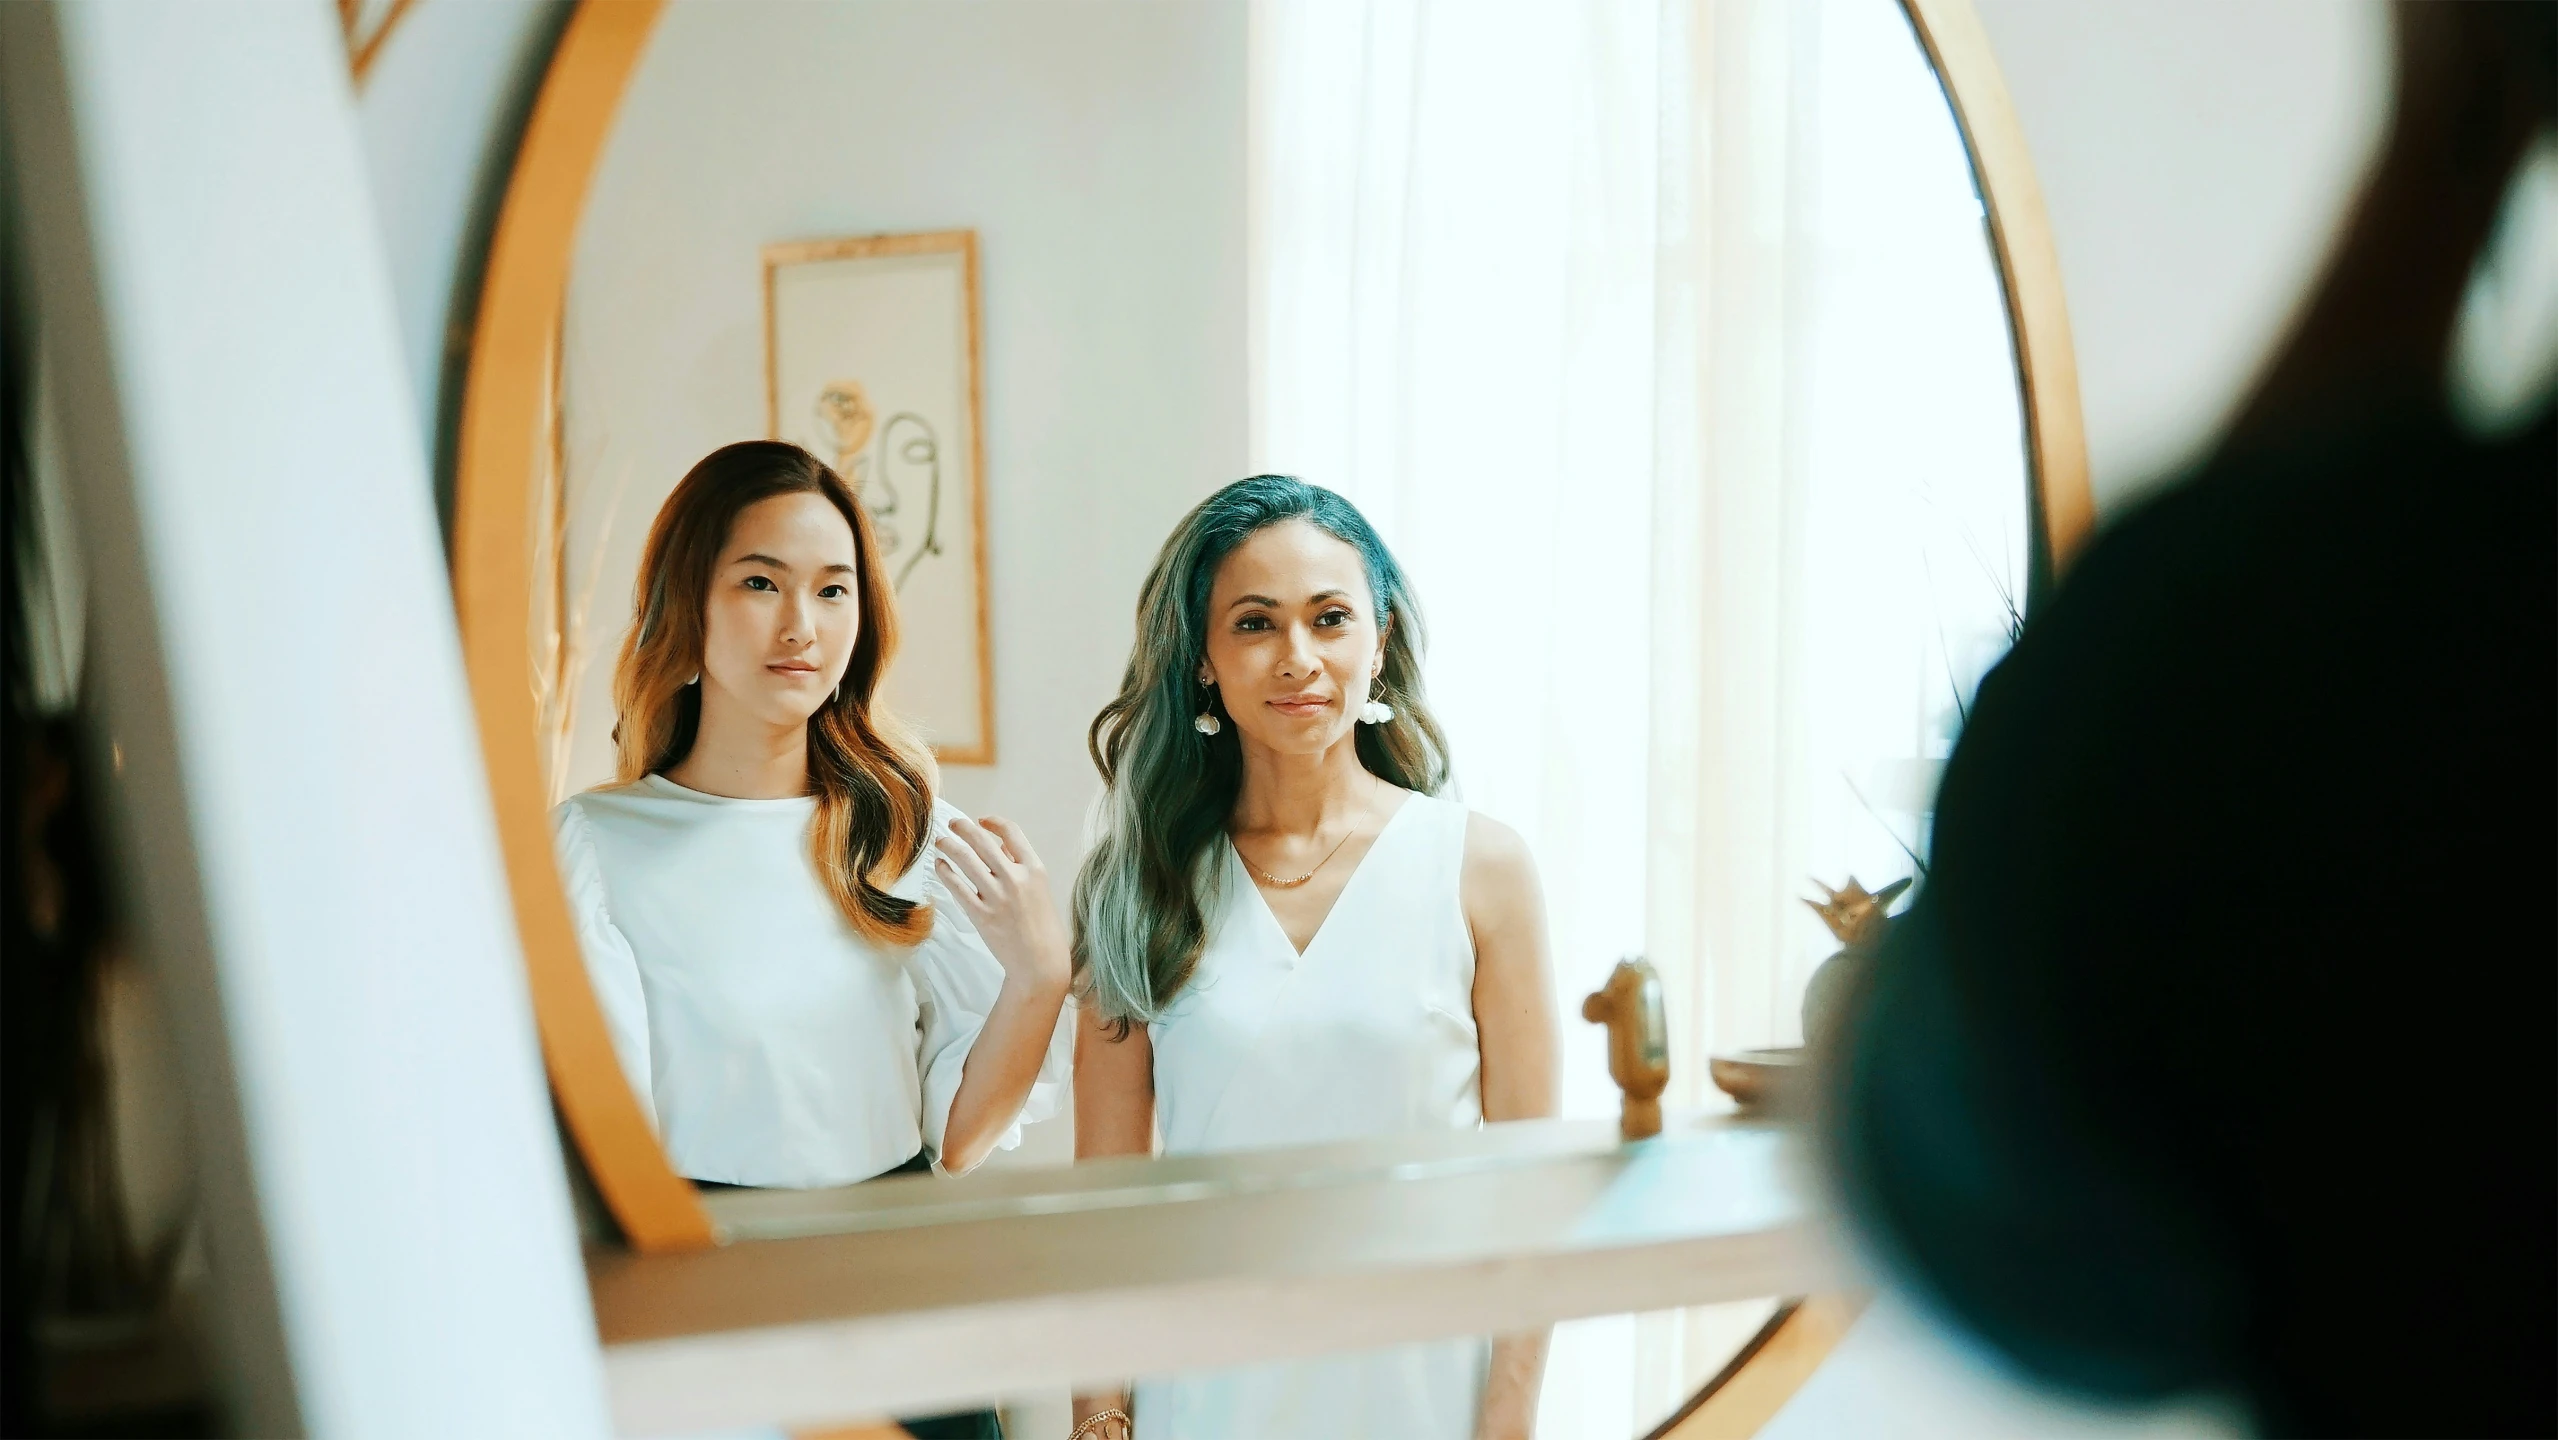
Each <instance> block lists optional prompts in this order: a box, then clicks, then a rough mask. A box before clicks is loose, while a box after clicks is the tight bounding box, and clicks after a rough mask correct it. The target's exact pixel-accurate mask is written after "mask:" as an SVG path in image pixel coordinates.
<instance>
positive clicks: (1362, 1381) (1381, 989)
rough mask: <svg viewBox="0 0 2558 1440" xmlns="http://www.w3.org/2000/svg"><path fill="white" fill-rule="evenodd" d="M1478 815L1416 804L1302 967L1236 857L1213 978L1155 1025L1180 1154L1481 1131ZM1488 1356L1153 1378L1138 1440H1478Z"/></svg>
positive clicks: (1202, 965) (1207, 950)
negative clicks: (1466, 886) (1467, 897)
mask: <svg viewBox="0 0 2558 1440" xmlns="http://www.w3.org/2000/svg"><path fill="white" fill-rule="evenodd" d="M1466 819H1467V812H1466V808H1465V807H1464V806H1463V805H1459V804H1456V803H1454V802H1451V801H1447V800H1441V799H1437V798H1435V797H1433V796H1428V795H1414V796H1412V797H1411V798H1410V799H1407V800H1406V801H1405V802H1404V803H1403V806H1402V808H1401V809H1398V810H1397V811H1396V812H1395V813H1394V815H1393V817H1392V818H1391V819H1389V820H1388V821H1387V822H1386V825H1385V828H1384V829H1383V830H1381V831H1380V832H1378V835H1377V839H1376V842H1375V843H1374V844H1373V845H1371V846H1370V847H1369V849H1368V853H1367V855H1366V856H1365V857H1364V858H1362V859H1361V861H1360V863H1359V868H1358V869H1357V870H1356V871H1355V872H1353V873H1352V875H1351V877H1350V879H1349V881H1348V883H1347V884H1345V885H1344V886H1343V887H1342V891H1341V896H1340V898H1339V899H1338V900H1336V901H1334V902H1333V907H1332V913H1331V914H1329V915H1327V916H1326V917H1325V918H1324V922H1323V926H1322V928H1321V929H1319V930H1317V931H1316V932H1315V936H1314V938H1313V940H1311V941H1309V942H1308V943H1307V945H1306V949H1305V952H1304V953H1303V954H1299V953H1298V951H1297V948H1296V946H1295V945H1294V944H1292V943H1291V942H1290V941H1289V939H1288V934H1287V932H1286V931H1285V930H1284V929H1282V928H1281V927H1280V924H1279V920H1278V917H1277V916H1275V915H1273V914H1272V913H1271V910H1270V906H1269V903H1268V902H1267V901H1265V900H1263V899H1262V896H1261V891H1260V890H1259V889H1258V888H1257V887H1255V886H1254V884H1253V883H1252V876H1251V874H1250V872H1248V871H1247V870H1245V868H1244V865H1243V861H1242V859H1241V857H1239V856H1238V855H1236V854H1235V852H1234V847H1233V846H1231V845H1229V846H1227V847H1225V854H1224V855H1223V857H1221V858H1222V864H1221V865H1220V866H1219V867H1218V868H1217V869H1216V870H1214V871H1213V872H1212V875H1211V883H1210V885H1209V887H1207V888H1209V889H1210V890H1211V892H1212V893H1210V894H1209V895H1207V896H1204V897H1203V898H1204V899H1205V900H1206V901H1207V904H1208V915H1209V923H1208V940H1207V944H1206V945H1205V947H1204V948H1203V949H1202V950H1201V952H1200V956H1199V966H1198V969H1197V971H1196V973H1195V974H1194V975H1193V977H1192V979H1191V982H1190V984H1189V986H1188V987H1187V988H1186V989H1185V990H1184V991H1183V992H1182V994H1181V997H1180V998H1179V999H1178V1000H1177V1001H1175V1002H1174V1004H1173V1005H1172V1007H1171V1009H1170V1010H1169V1011H1168V1012H1167V1013H1166V1015H1165V1017H1164V1018H1163V1019H1160V1020H1157V1021H1156V1022H1155V1023H1154V1024H1153V1025H1151V1026H1149V1027H1148V1034H1149V1036H1150V1037H1151V1038H1152V1040H1153V1042H1154V1056H1155V1061H1154V1064H1155V1106H1156V1111H1155V1113H1156V1117H1157V1121H1158V1123H1159V1125H1160V1126H1161V1129H1162V1135H1163V1149H1164V1153H1165V1154H1168V1155H1187V1154H1200V1153H1203V1152H1211V1151H1220V1150H1246V1149H1255V1148H1261V1147H1267V1146H1278V1145H1314V1144H1321V1143H1324V1142H1327V1141H1337V1140H1355V1139H1361V1138H1365V1137H1369V1136H1378V1135H1396V1134H1406V1133H1410V1132H1413V1131H1420V1130H1461V1129H1471V1128H1473V1127H1475V1126H1478V1125H1481V1124H1482V1123H1483V1100H1482V1093H1481V1084H1480V1081H1481V1075H1482V1068H1483V1067H1482V1052H1481V1049H1480V1047H1479V1045H1478V1043H1477V1039H1476V1034H1475V1023H1474V939H1473V935H1472V932H1471V931H1469V930H1468V929H1467V927H1466V919H1465V910H1464V906H1463V903H1462V901H1461V900H1460V898H1459V893H1458V881H1459V876H1460V874H1461V872H1462V870H1463V868H1464V864H1465V839H1466ZM1488 1361H1489V1345H1488V1343H1487V1342H1486V1341H1484V1340H1480V1339H1465V1340H1452V1341H1432V1342H1429V1343H1426V1344H1421V1345H1405V1346H1398V1347H1396V1348H1394V1349H1391V1350H1380V1351H1371V1352H1364V1353H1358V1354H1350V1355H1327V1356H1318V1357H1316V1358H1313V1359H1310V1360H1301V1361H1289V1362H1282V1363H1279V1364H1271V1365H1254V1366H1249V1367H1244V1368H1239V1369H1233V1370H1219V1371H1203V1372H1197V1373H1193V1374H1187V1375H1179V1376H1172V1377H1168V1378H1165V1379H1161V1380H1156V1381H1151V1382H1144V1383H1140V1384H1139V1385H1138V1387H1137V1394H1136V1402H1137V1403H1136V1421H1137V1435H1138V1440H1256V1437H1268V1440H1303V1437H1308V1436H1318V1435H1319V1436H1326V1437H1337V1440H1360V1437H1374V1440H1434V1437H1448V1440H1466V1437H1469V1436H1471V1435H1472V1434H1473V1433H1474V1423H1475V1413H1476V1411H1477V1410H1478V1409H1479V1408H1480V1406H1481V1403H1482V1397H1483V1381H1484V1373H1485V1369H1486V1366H1487V1364H1488Z"/></svg>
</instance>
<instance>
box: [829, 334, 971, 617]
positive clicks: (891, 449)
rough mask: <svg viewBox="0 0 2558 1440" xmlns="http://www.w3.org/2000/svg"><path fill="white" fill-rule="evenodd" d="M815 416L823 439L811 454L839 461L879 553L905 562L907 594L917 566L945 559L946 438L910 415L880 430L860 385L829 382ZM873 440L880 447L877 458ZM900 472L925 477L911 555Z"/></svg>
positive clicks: (901, 576)
mask: <svg viewBox="0 0 2558 1440" xmlns="http://www.w3.org/2000/svg"><path fill="white" fill-rule="evenodd" d="M816 414H817V423H818V426H819V436H818V439H817V443H815V444H813V445H811V446H810V447H809V448H811V449H813V450H815V451H817V452H818V453H820V454H831V455H832V456H833V457H834V465H835V473H836V474H838V475H841V476H843V477H844V481H845V483H846V484H848V485H851V486H852V487H853V493H854V494H855V495H857V496H859V497H860V499H861V502H862V508H863V509H865V510H867V511H869V512H870V518H871V529H872V531H873V533H874V534H875V535H876V536H877V537H878V540H879V548H880V552H881V553H882V554H883V555H885V556H886V557H888V559H890V560H891V561H896V560H897V559H898V558H899V557H900V556H903V557H904V562H905V563H903V564H900V565H898V566H897V580H896V585H897V588H898V589H899V590H904V589H905V588H906V581H907V579H908V578H909V577H911V576H912V575H913V574H914V573H915V567H916V566H918V565H921V564H923V563H924V561H925V560H927V559H929V558H933V557H937V556H939V555H940V554H941V553H942V538H941V437H940V436H938V435H936V434H935V433H933V426H932V422H931V421H929V420H926V419H925V418H924V417H923V416H921V415H918V414H916V413H914V412H913V411H911V410H901V411H899V412H898V413H897V414H895V415H892V416H890V417H888V423H887V424H885V425H881V424H879V423H878V417H879V412H878V411H877V410H875V409H873V408H872V406H871V402H870V391H869V389H868V388H867V387H865V386H864V385H863V384H862V382H860V381H859V380H835V381H831V382H829V383H828V384H827V386H826V387H825V389H823V390H821V391H819V392H818V396H817V405H816ZM874 438H876V440H877V441H878V446H877V450H876V452H875V453H874V451H873V448H872V441H873V439H874ZM899 466H903V467H905V468H906V470H907V473H908V474H909V475H910V476H916V475H920V477H921V483H922V490H923V498H924V533H923V537H922V538H921V539H920V540H918V541H916V543H915V545H914V547H913V549H912V550H909V549H908V548H907V546H906V540H905V532H904V530H903V529H901V528H900V526H901V524H902V522H901V521H900V519H899V518H898V512H899V508H900V506H901V504H902V503H903V502H902V492H901V491H900V490H899V489H898V486H897V480H896V477H895V476H894V475H893V474H892V473H891V472H892V471H893V470H895V469H896V468H897V467H899Z"/></svg>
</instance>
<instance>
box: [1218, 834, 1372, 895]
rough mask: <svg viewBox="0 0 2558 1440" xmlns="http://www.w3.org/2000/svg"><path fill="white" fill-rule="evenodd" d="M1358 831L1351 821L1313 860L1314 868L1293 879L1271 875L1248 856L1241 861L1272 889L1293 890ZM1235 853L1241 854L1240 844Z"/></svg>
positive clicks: (1324, 864) (1318, 869)
mask: <svg viewBox="0 0 2558 1440" xmlns="http://www.w3.org/2000/svg"><path fill="white" fill-rule="evenodd" d="M1358 833H1359V827H1358V825H1357V824H1355V823H1353V824H1352V825H1351V827H1350V828H1349V829H1347V830H1344V831H1342V832H1341V838H1340V839H1338V840H1336V841H1334V842H1333V844H1332V848H1331V849H1329V850H1327V851H1325V852H1324V854H1323V858H1322V859H1320V860H1317V861H1316V862H1315V868H1314V869H1312V870H1309V871H1307V872H1306V873H1305V874H1303V875H1300V876H1298V877H1297V878H1296V879H1294V880H1282V879H1280V878H1279V877H1278V876H1276V875H1273V874H1271V873H1270V872H1269V871H1267V870H1264V869H1262V868H1261V867H1260V866H1258V865H1255V864H1253V863H1252V861H1251V859H1250V858H1249V857H1247V858H1246V859H1245V860H1244V862H1243V863H1244V868H1246V869H1248V870H1250V871H1251V872H1252V873H1253V874H1255V875H1258V876H1260V877H1261V883H1263V884H1265V885H1267V886H1269V887H1270V888H1271V889H1273V890H1294V889H1296V888H1297V887H1298V886H1300V885H1303V884H1305V883H1306V882H1307V881H1309V880H1312V879H1313V878H1315V876H1316V875H1317V874H1318V873H1319V872H1321V871H1322V869H1323V867H1325V866H1326V865H1329V864H1331V863H1332V857H1333V856H1335V855H1338V854H1340V853H1341V847H1342V846H1344V845H1347V844H1349V843H1350V837H1351V836H1353V835H1356V834H1358ZM1235 853H1236V854H1237V855H1242V854H1243V847H1242V846H1240V845H1238V846H1236V847H1235Z"/></svg>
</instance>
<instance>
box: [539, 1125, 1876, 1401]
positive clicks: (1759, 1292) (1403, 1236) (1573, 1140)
mask: <svg viewBox="0 0 2558 1440" xmlns="http://www.w3.org/2000/svg"><path fill="white" fill-rule="evenodd" d="M1799 1168H1800V1167H1799V1161H1798V1158H1797V1156H1796V1155H1795V1154H1794V1152H1793V1149H1792V1145H1791V1141H1790V1138H1789V1137H1788V1135H1787V1134H1786V1133H1785V1132H1783V1131H1781V1130H1778V1129H1775V1128H1772V1127H1769V1126H1766V1125H1761V1124H1755V1123H1750V1122H1745V1121H1740V1120H1735V1119H1731V1118H1714V1119H1697V1120H1688V1121H1683V1122H1680V1123H1675V1124H1673V1125H1672V1126H1671V1127H1670V1128H1669V1129H1668V1130H1666V1131H1665V1132H1664V1133H1663V1134H1662V1135H1661V1136H1660V1137H1658V1138H1656V1139H1653V1140H1648V1141H1643V1142H1640V1143H1637V1144H1632V1145H1625V1144H1620V1143H1619V1142H1618V1140H1617V1137H1616V1131H1615V1127H1614V1126H1613V1125H1610V1124H1606V1123H1594V1122H1570V1121H1540V1122H1530V1123H1525V1124H1515V1125H1499V1126H1491V1127H1487V1128H1486V1129H1484V1130H1482V1131H1480V1132H1469V1133H1462V1134H1446V1135H1432V1136H1424V1137H1413V1138H1409V1139H1401V1140H1396V1141H1391V1142H1374V1143H1363V1144H1357V1145H1343V1146H1325V1147H1319V1148H1312V1149H1305V1150H1293V1151H1263V1152H1255V1153H1250V1154H1235V1155H1223V1156H1187V1157H1181V1158H1175V1159H1162V1160H1120V1161H1106V1162H1100V1163H1095V1164H1087V1165H1079V1166H1075V1167H1073V1168H1072V1169H1059V1170H1048V1171H1031V1170H1024V1171H1010V1172H1003V1171H999V1172H995V1173H992V1174H984V1173H981V1174H978V1175H974V1176H968V1177H965V1178H961V1179H957V1180H940V1179H934V1178H931V1177H918V1178H915V1179H911V1180H905V1179H901V1180H891V1181H879V1182H874V1183H872V1184H869V1185H864V1186H859V1187H855V1188H851V1189H845V1190H833V1191H807V1192H796V1193H784V1192H736V1193H730V1194H722V1195H718V1196H716V1197H714V1198H713V1202H712V1205H711V1210H712V1215H713V1219H714V1220H715V1221H716V1222H717V1223H718V1224H719V1225H720V1227H721V1228H722V1229H723V1231H724V1232H725V1233H726V1234H727V1235H728V1236H729V1237H730V1238H729V1243H727V1244H726V1245H724V1246H722V1247H720V1248H718V1249H714V1250H707V1251H697V1252H692V1253H687V1254H673V1255H639V1254H634V1253H630V1252H626V1251H609V1252H608V1251H600V1250H599V1251H597V1252H595V1253H593V1254H591V1255H590V1257H589V1263H588V1273H589V1279H590V1284H591V1287H592V1291H593V1294H594V1299H595V1314H596V1323H597V1326H598V1328H599V1330H600V1331H601V1332H602V1338H603V1339H604V1341H605V1344H606V1352H605V1365H606V1371H607V1376H608V1379H609V1382H610V1385H611V1389H612V1403H613V1410H614V1416H615V1420H616V1423H617V1425H618V1426H619V1427H620V1429H621V1430H622V1432H623V1433H625V1434H639V1435H646V1434H675V1433H683V1432H688V1431H690V1432H698V1431H702V1430H709V1429H716V1428H720V1427H732V1426H744V1425H801V1426H805V1425H812V1424H823V1423H828V1422H832V1421H840V1420H844V1419H848V1418H852V1417H857V1416H864V1415H880V1414H915V1413H923V1412H929V1411H933V1410H939V1409H950V1408H955V1407H958V1406H962V1405H970V1404H978V1403H986V1402H990V1401H995V1400H1000V1399H1003V1398H1006V1397H1008V1396H1012V1395H1017V1394H1021V1393H1023V1392H1026V1391H1033V1390H1039V1389H1051V1390H1053V1389H1055V1388H1057V1387H1060V1386H1064V1385H1071V1384H1078V1383H1091V1382H1109V1381H1115V1380H1119V1379H1123V1378H1125V1377H1128V1376H1132V1375H1148V1374H1161V1373H1166V1372H1170V1371H1175V1370H1183V1369H1191V1368H1196V1367H1201V1366H1214V1365H1225V1364H1234V1363H1239V1362H1244V1361H1250V1360H1256V1359H1268V1358H1277V1357H1282V1356H1289V1355H1303V1354H1313V1353H1318V1352H1321V1351H1327V1350H1344V1349H1359V1348H1366V1347H1371V1346H1378V1345H1388V1344H1394V1343H1398V1342H1403V1341H1411V1340H1423V1339H1432V1338H1437V1337H1442V1336H1450V1335H1465V1334H1482V1333H1493V1332H1500V1331H1509V1330H1521V1329H1531V1328H1535V1327H1539V1326H1543V1325H1548V1324H1551V1323H1553V1322H1555V1321H1558V1320H1565V1319H1571V1318H1575V1317H1579V1316H1587V1315H1605V1314H1617V1313H1623V1312H1628V1311H1645V1310H1659V1309H1667V1308H1671V1307H1676V1306H1685V1305H1702V1304H1713V1303H1717V1302H1721V1301H1728V1300H1744V1299H1752V1298H1758V1297H1764V1296H1770V1295H1793V1294H1802V1293H1805V1292H1808V1291H1813V1290H1819V1289H1824V1288H1828V1287H1831V1286H1833V1285H1835V1284H1837V1283H1838V1282H1839V1280H1840V1278H1841V1276H1842V1274H1843V1273H1844V1272H1843V1268H1842V1266H1841V1264H1840V1263H1839V1262H1838V1261H1837V1260H1836V1259H1835V1258H1834V1256H1833V1254H1832V1252H1831V1248H1830V1246H1829V1243H1828V1240H1827V1235H1828V1227H1827V1225H1826V1223H1825V1222H1824V1221H1823V1220H1822V1218H1821V1216H1820V1215H1819V1213H1818V1209H1817V1207H1816V1206H1815V1205H1814V1204H1813V1203H1812V1201H1811V1199H1810V1196H1811V1193H1812V1190H1811V1186H1810V1185H1809V1184H1808V1183H1807V1181H1806V1180H1805V1179H1804V1178H1803V1177H1802V1176H1801V1174H1800V1173H1799Z"/></svg>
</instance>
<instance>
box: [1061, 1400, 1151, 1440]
mask: <svg viewBox="0 0 2558 1440" xmlns="http://www.w3.org/2000/svg"><path fill="white" fill-rule="evenodd" d="M1112 1420H1116V1421H1118V1422H1119V1423H1120V1424H1122V1425H1125V1426H1127V1427H1129V1428H1128V1429H1126V1430H1122V1431H1120V1432H1119V1433H1120V1434H1122V1435H1128V1436H1131V1437H1132V1440H1133V1436H1134V1432H1135V1430H1136V1425H1137V1422H1136V1421H1134V1420H1131V1419H1129V1418H1128V1412H1127V1411H1125V1410H1122V1409H1119V1408H1118V1407H1116V1406H1113V1407H1111V1408H1110V1409H1108V1410H1096V1411H1094V1412H1093V1413H1092V1414H1090V1415H1087V1416H1085V1417H1084V1423H1082V1424H1081V1425H1078V1426H1076V1427H1075V1433H1074V1434H1072V1435H1069V1436H1067V1437H1066V1440H1100V1437H1101V1427H1102V1425H1103V1424H1104V1423H1105V1422H1108V1421H1112Z"/></svg>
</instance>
